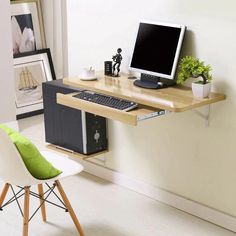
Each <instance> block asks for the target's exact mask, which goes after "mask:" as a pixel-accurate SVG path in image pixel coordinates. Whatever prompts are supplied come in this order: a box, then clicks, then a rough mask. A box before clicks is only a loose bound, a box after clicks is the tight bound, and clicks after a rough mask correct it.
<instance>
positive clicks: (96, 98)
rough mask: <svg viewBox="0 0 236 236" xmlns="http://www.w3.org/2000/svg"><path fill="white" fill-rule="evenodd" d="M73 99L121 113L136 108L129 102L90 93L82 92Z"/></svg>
mask: <svg viewBox="0 0 236 236" xmlns="http://www.w3.org/2000/svg"><path fill="white" fill-rule="evenodd" d="M73 97H75V98H78V99H82V100H85V101H89V102H93V103H97V104H100V105H103V106H107V107H111V108H115V109H118V110H122V111H130V110H132V109H134V108H136V107H137V106H138V104H137V103H134V102H131V101H127V100H124V99H120V98H115V97H112V96H107V95H104V94H99V93H95V92H92V91H82V92H81V93H79V94H76V95H74V96H73Z"/></svg>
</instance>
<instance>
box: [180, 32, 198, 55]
mask: <svg viewBox="0 0 236 236" xmlns="http://www.w3.org/2000/svg"><path fill="white" fill-rule="evenodd" d="M195 45H196V42H195V35H194V33H193V31H191V30H188V29H187V30H186V33H185V38H184V42H183V46H182V51H181V54H180V59H181V58H182V57H184V56H196V46H195Z"/></svg>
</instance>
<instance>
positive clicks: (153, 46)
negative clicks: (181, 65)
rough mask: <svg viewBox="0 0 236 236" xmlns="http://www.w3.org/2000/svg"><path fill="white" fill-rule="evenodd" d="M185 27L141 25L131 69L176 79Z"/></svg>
mask: <svg viewBox="0 0 236 236" xmlns="http://www.w3.org/2000/svg"><path fill="white" fill-rule="evenodd" d="M185 28H186V27H185V26H183V25H173V24H166V23H153V22H151V23H150V22H141V23H140V24H139V28H138V33H137V37H136V42H135V45H134V51H133V55H132V59H131V63H130V67H131V69H134V70H136V71H139V72H141V73H147V74H151V75H154V76H159V77H161V78H166V79H174V76H175V71H176V67H177V63H178V58H179V53H180V49H181V45H182V41H183V37H184V32H185Z"/></svg>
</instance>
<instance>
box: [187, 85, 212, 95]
mask: <svg viewBox="0 0 236 236" xmlns="http://www.w3.org/2000/svg"><path fill="white" fill-rule="evenodd" d="M192 91H193V95H194V96H195V97H198V98H206V97H208V96H209V94H210V91H211V83H209V82H208V83H206V84H199V83H192Z"/></svg>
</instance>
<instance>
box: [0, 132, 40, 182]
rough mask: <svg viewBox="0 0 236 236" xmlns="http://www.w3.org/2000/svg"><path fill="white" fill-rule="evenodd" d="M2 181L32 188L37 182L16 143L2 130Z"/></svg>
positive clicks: (0, 167) (0, 172)
mask: <svg viewBox="0 0 236 236" xmlns="http://www.w3.org/2000/svg"><path fill="white" fill-rule="evenodd" d="M0 179H1V180H3V181H5V182H6V183H9V184H13V185H20V186H30V185H33V184H35V182H37V179H35V178H34V177H33V176H32V175H31V174H30V172H29V171H28V170H27V168H26V166H25V164H24V162H23V160H22V158H21V156H20V154H19V152H18V150H17V148H16V147H15V145H14V143H13V142H12V141H11V139H10V138H9V137H8V135H7V134H6V133H5V132H4V131H3V130H2V129H0Z"/></svg>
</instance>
